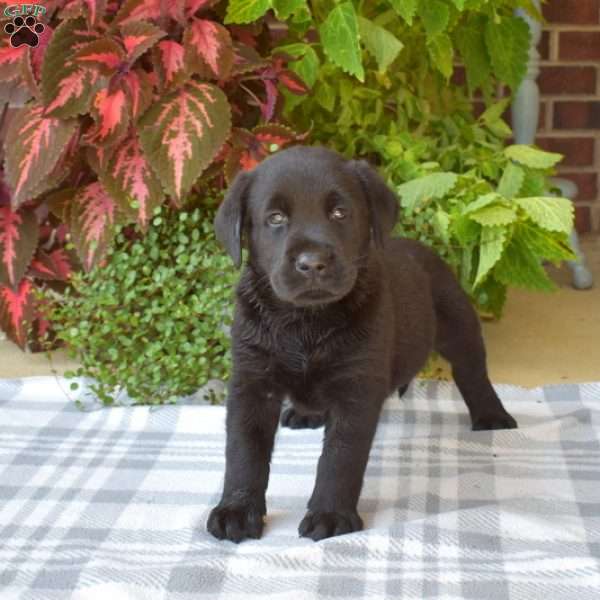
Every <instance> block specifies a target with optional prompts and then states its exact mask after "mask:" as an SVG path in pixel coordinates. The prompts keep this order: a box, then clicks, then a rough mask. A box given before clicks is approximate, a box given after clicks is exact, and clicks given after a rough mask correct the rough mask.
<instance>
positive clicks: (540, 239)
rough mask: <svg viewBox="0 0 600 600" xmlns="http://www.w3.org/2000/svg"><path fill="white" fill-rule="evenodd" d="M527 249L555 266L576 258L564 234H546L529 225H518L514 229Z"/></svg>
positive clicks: (546, 232) (567, 237)
mask: <svg viewBox="0 0 600 600" xmlns="http://www.w3.org/2000/svg"><path fill="white" fill-rule="evenodd" d="M515 235H518V236H520V237H521V238H522V239H523V241H524V242H525V243H526V244H527V247H528V248H529V249H530V250H531V251H532V252H533V253H534V254H535V255H537V256H539V257H541V258H544V259H546V260H549V261H552V262H553V263H555V264H557V263H559V262H561V261H563V260H574V259H575V258H576V256H575V254H574V253H573V250H572V248H571V243H570V241H569V236H568V235H567V234H566V233H560V232H548V231H545V230H544V229H540V228H539V227H536V226H534V225H531V224H529V223H520V224H519V225H518V226H517V227H516V228H515Z"/></svg>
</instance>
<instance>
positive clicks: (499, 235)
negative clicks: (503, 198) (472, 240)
mask: <svg viewBox="0 0 600 600" xmlns="http://www.w3.org/2000/svg"><path fill="white" fill-rule="evenodd" d="M496 208H500V207H496ZM484 210H485V209H484ZM505 243H506V229H505V228H504V227H494V226H491V227H483V229H482V230H481V237H480V247H479V264H478V266H477V275H476V276H475V283H474V285H475V286H477V285H479V284H480V283H481V282H482V281H483V280H484V279H485V277H486V275H487V274H488V273H489V272H490V271H491V269H492V267H493V266H494V265H495V264H496V263H497V262H498V261H499V260H500V257H501V256H502V251H503V250H504V244H505Z"/></svg>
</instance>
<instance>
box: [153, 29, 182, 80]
mask: <svg viewBox="0 0 600 600" xmlns="http://www.w3.org/2000/svg"><path fill="white" fill-rule="evenodd" d="M155 64H156V67H157V71H158V73H159V75H160V79H161V85H162V87H163V88H167V87H171V86H176V85H180V84H181V83H183V82H184V81H185V80H186V79H187V77H188V74H187V69H186V64H185V50H184V48H183V46H182V45H181V44H180V43H179V42H173V41H171V40H163V41H162V42H159V43H158V46H157V50H156V61H155Z"/></svg>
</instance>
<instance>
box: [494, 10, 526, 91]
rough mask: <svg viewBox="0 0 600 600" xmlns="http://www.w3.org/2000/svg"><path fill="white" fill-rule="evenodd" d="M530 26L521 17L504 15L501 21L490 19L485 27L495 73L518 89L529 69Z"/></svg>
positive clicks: (501, 79) (514, 88)
mask: <svg viewBox="0 0 600 600" xmlns="http://www.w3.org/2000/svg"><path fill="white" fill-rule="evenodd" d="M530 37H531V33H530V31H529V26H528V25H527V23H526V22H525V21H524V20H523V19H521V18H520V17H514V16H507V17H503V18H502V20H501V21H500V22H499V23H496V22H494V20H492V19H490V20H489V21H488V23H487V25H486V28H485V42H486V45H487V48H488V51H489V56H490V59H491V63H492V67H493V69H494V73H495V75H496V76H497V77H498V79H500V81H503V82H505V83H507V84H508V85H509V86H510V87H511V88H512V90H516V89H517V88H518V87H519V84H520V83H521V80H522V79H523V77H524V76H525V72H526V71H527V63H528V61H529V42H530Z"/></svg>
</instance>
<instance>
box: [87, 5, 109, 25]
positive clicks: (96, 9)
mask: <svg viewBox="0 0 600 600" xmlns="http://www.w3.org/2000/svg"><path fill="white" fill-rule="evenodd" d="M83 3H84V4H85V6H86V10H85V14H86V17H87V22H88V26H89V28H90V29H93V28H94V27H98V25H100V23H101V21H102V19H103V18H104V13H105V12H106V4H107V0H83Z"/></svg>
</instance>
